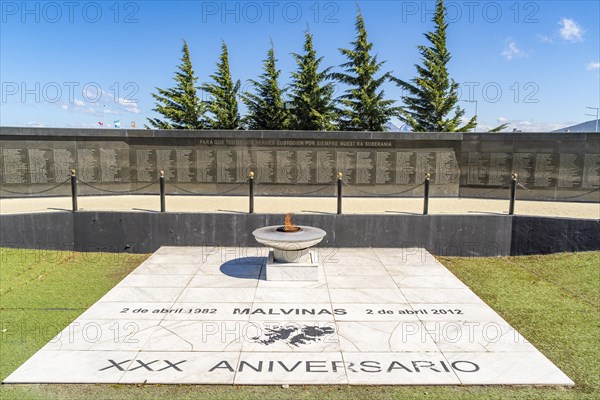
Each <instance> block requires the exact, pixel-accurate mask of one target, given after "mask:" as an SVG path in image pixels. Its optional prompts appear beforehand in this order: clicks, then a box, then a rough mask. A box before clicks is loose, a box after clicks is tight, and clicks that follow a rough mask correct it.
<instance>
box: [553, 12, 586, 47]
mask: <svg viewBox="0 0 600 400" xmlns="http://www.w3.org/2000/svg"><path fill="white" fill-rule="evenodd" d="M558 24H559V25H560V27H561V28H560V31H559V33H560V36H561V37H562V38H563V39H564V40H566V41H567V42H581V41H582V40H583V29H582V28H581V26H579V24H578V23H577V22H575V20H574V19H571V18H563V19H561V20H560V21H559V23H558Z"/></svg>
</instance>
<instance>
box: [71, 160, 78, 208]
mask: <svg viewBox="0 0 600 400" xmlns="http://www.w3.org/2000/svg"><path fill="white" fill-rule="evenodd" d="M71 200H72V202H73V212H76V211H77V208H78V207H77V175H76V174H75V170H74V169H72V170H71Z"/></svg>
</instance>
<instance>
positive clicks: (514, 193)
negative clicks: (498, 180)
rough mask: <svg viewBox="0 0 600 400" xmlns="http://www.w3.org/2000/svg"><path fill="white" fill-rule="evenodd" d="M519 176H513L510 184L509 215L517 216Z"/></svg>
mask: <svg viewBox="0 0 600 400" xmlns="http://www.w3.org/2000/svg"><path fill="white" fill-rule="evenodd" d="M517 176H518V175H517V174H512V180H511V182H510V206H509V208H508V215H514V214H515V200H516V198H517Z"/></svg>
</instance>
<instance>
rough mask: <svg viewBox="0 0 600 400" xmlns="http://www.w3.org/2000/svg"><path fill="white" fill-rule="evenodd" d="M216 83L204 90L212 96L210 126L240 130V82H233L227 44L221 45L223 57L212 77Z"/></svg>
mask: <svg viewBox="0 0 600 400" xmlns="http://www.w3.org/2000/svg"><path fill="white" fill-rule="evenodd" d="M210 77H211V78H212V79H213V81H214V83H208V84H206V85H204V90H205V91H206V92H207V93H208V94H210V95H211V99H209V100H207V101H206V103H207V108H208V111H209V112H210V113H211V117H209V118H208V125H209V127H210V128H211V129H239V128H240V113H239V110H238V102H237V92H238V90H239V89H240V81H239V80H238V81H237V82H235V83H234V82H233V80H232V79H231V71H230V69H229V54H228V51H227V45H226V44H225V42H223V43H222V45H221V57H220V58H219V62H218V63H217V71H216V72H215V73H214V74H213V75H211V76H210Z"/></svg>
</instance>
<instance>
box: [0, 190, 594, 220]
mask: <svg viewBox="0 0 600 400" xmlns="http://www.w3.org/2000/svg"><path fill="white" fill-rule="evenodd" d="M78 201H79V208H80V209H81V210H85V211H107V210H114V211H159V210H160V200H159V197H158V196H90V197H87V196H85V197H84V196H82V197H79V199H78ZM166 203H167V211H170V212H197V213H244V212H247V211H248V198H247V197H242V196H235V197H233V196H228V197H226V196H167V199H166ZM508 205H509V203H508V200H487V199H456V198H432V199H431V200H430V204H429V212H430V214H496V215H502V214H507V213H508ZM336 207H337V206H336V199H335V198H322V197H256V198H255V212H256V213H275V214H283V213H286V212H292V213H296V214H332V213H335V212H336V209H337V208H336ZM70 209H71V198H70V197H50V198H31V199H0V214H18V213H31V212H60V211H68V210H70ZM343 211H344V214H421V213H422V212H423V200H422V199H420V198H415V199H413V198H395V199H394V198H344V203H343ZM515 213H516V214H519V215H535V216H552V217H565V218H585V219H600V204H599V203H566V202H565V203H559V202H547V201H543V202H542V201H517V203H516V207H515Z"/></svg>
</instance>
